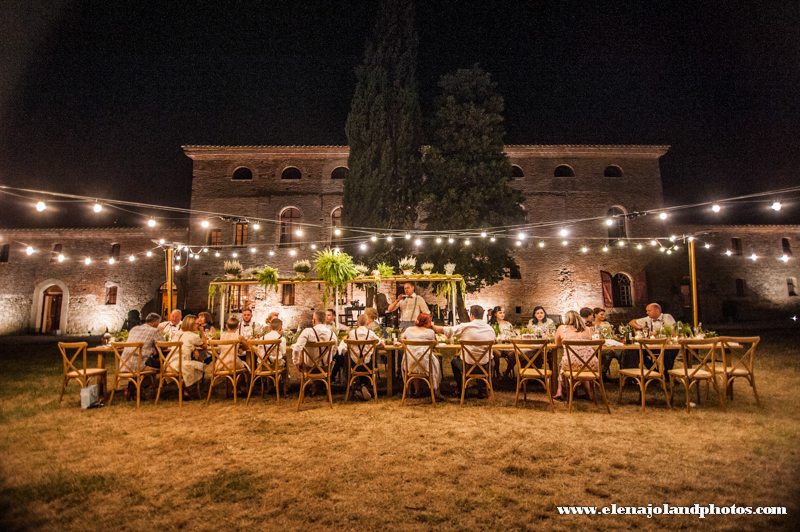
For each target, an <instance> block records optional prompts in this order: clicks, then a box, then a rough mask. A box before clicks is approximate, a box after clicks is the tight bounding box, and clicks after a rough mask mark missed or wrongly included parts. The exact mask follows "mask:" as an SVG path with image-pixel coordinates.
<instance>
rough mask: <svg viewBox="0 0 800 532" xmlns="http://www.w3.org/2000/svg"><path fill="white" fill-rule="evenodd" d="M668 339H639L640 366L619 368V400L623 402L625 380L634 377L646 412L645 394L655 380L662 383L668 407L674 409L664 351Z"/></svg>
mask: <svg viewBox="0 0 800 532" xmlns="http://www.w3.org/2000/svg"><path fill="white" fill-rule="evenodd" d="M667 341H668V340H667V339H666V338H664V339H663V340H644V339H642V340H639V341H638V342H639V367H638V368H621V369H620V370H619V401H618V402H622V388H623V387H624V386H625V381H626V380H628V379H633V380H635V381H636V383H637V384H638V385H639V393H640V394H641V396H642V397H641V399H642V412H644V395H645V392H646V391H647V386H648V385H649V384H650V383H651V382H654V381H658V382H660V383H661V388H662V389H663V390H664V398H665V399H666V400H667V407H669V409H670V410H671V409H672V405H671V404H670V400H669V393H667V379H666V373H665V372H664V352H665V350H666V346H667ZM645 355H647V357H648V358H649V362H650V365H649V366H648V365H647V362H648V361H647V360H646V359H645Z"/></svg>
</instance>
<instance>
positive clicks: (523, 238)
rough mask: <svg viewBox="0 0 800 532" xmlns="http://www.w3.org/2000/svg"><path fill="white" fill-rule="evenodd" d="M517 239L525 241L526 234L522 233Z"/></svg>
mask: <svg viewBox="0 0 800 532" xmlns="http://www.w3.org/2000/svg"><path fill="white" fill-rule="evenodd" d="M517 238H518V239H519V240H525V233H520V234H518V235H517Z"/></svg>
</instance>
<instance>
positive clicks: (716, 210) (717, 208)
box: [711, 204, 722, 212]
mask: <svg viewBox="0 0 800 532" xmlns="http://www.w3.org/2000/svg"><path fill="white" fill-rule="evenodd" d="M711 210H712V211H714V212H719V211H721V210H722V207H720V206H719V205H717V204H714V205H713V206H712V207H711Z"/></svg>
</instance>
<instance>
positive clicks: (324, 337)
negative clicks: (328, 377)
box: [292, 310, 336, 371]
mask: <svg viewBox="0 0 800 532" xmlns="http://www.w3.org/2000/svg"><path fill="white" fill-rule="evenodd" d="M312 323H313V327H308V328H307V329H303V332H301V333H300V336H298V337H297V342H296V343H295V344H294V345H293V346H292V360H293V362H294V365H295V366H296V367H297V371H302V370H303V369H305V368H309V367H313V366H312V364H311V361H310V360H309V357H311V358H313V359H314V360H320V352H319V349H310V350H309V352H308V353H304V352H303V348H304V347H305V345H306V344H307V343H308V342H330V341H334V342H335V341H336V335H335V334H334V333H333V332H331V330H330V329H329V328H328V327H326V326H325V311H324V310H316V311H314V317H313V320H312ZM330 355H331V352H330V350H329V351H327V355H326V356H325V357H324V358H323V359H322V362H321V363H320V365H321V366H323V367H324V365H325V364H324V363H325V362H327V360H328V356H330Z"/></svg>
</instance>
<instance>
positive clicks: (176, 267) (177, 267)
mask: <svg viewBox="0 0 800 532" xmlns="http://www.w3.org/2000/svg"><path fill="white" fill-rule="evenodd" d="M180 269H181V267H180V266H179V265H178V264H176V265H175V271H176V272H177V271H179V270H180Z"/></svg>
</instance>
